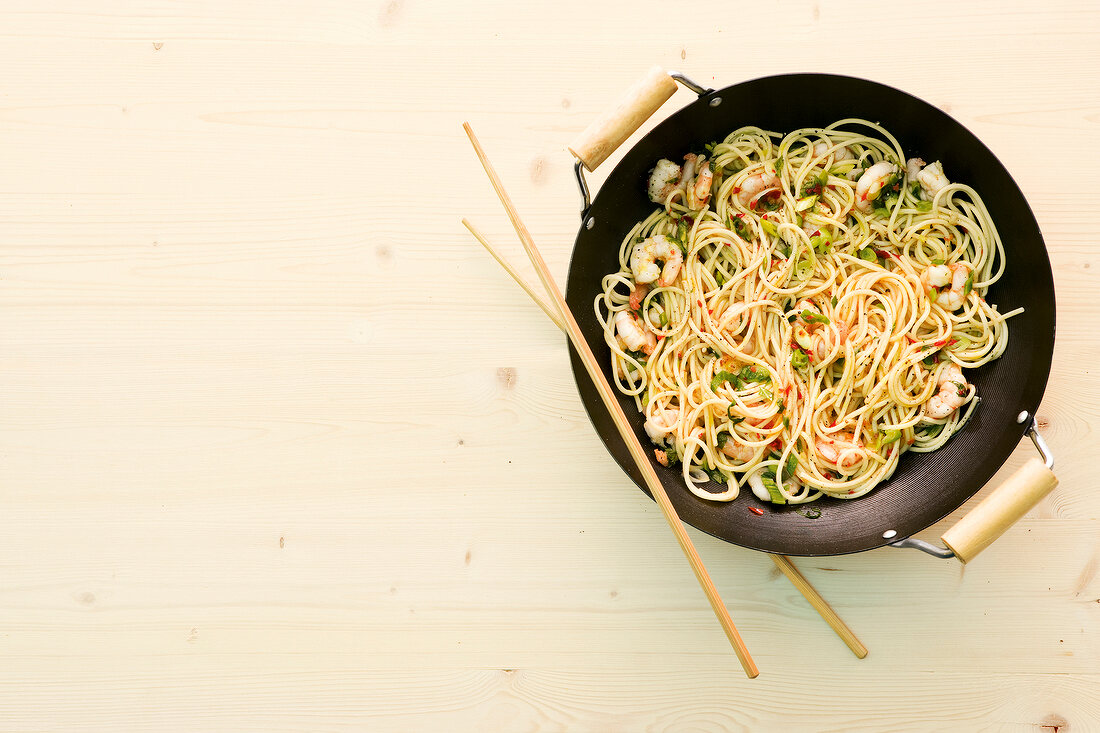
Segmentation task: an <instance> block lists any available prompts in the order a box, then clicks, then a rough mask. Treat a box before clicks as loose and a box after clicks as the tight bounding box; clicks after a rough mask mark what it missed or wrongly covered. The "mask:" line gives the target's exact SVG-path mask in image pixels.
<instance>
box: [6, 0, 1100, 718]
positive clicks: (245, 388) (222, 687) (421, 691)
mask: <svg viewBox="0 0 1100 733" xmlns="http://www.w3.org/2000/svg"><path fill="white" fill-rule="evenodd" d="M677 8H679V9H677ZM1098 49H1100V8H1098V7H1097V5H1096V4H1095V3H1093V2H1084V1H1082V2H1064V3H1053V2H1052V3H1032V2H998V3H992V2H991V3H981V4H968V3H960V2H928V3H900V4H898V3H881V2H875V3H848V2H839V0H836V1H834V0H820V2H814V1H812V0H811V1H809V2H783V3H778V4H773V3H764V2H760V3H751V4H739V5H738V6H735V5H732V4H727V3H709V4H708V3H702V4H700V3H695V4H692V5H690V6H687V5H685V6H683V7H681V6H678V5H675V4H673V3H637V2H631V3H627V2H618V3H592V2H572V1H567V2H555V3H545V4H542V3H535V4H531V3H514V2H513V3H475V2H462V3H427V2H417V1H416V0H383V2H346V1H342V0H310V2H304V1H299V0H286V1H285V2H275V3H273V2H260V1H259V0H240V1H232V0H223V1H221V2H194V3H188V2H174V1H172V0H133V1H132V2H122V1H120V0H104V2H99V3H94V4H92V3H80V2H75V1H72V0H58V1H56V2H32V1H31V0H8V1H7V2H4V3H2V4H0V68H3V69H4V73H3V75H2V77H0V78H2V82H0V141H2V145H0V151H2V152H0V497H2V498H0V522H2V525H0V729H2V730H4V731H9V730H11V731H15V730H19V731H22V730H57V731H83V730H102V731H120V730H131V729H133V730H249V731H299V730H302V731H304V730H310V731H313V730H320V731H353V730H354V731H359V730H364V731H402V732H403V731H662V732H666V731H668V732H671V731H706V732H714V733H717V732H719V731H867V732H869V733H871V732H878V731H1012V732H1014V733H1015V732H1018V733H1025V732H1027V733H1054V732H1056V731H1062V732H1063V733H1068V732H1069V731H1073V732H1074V733H1078V732H1079V731H1096V730H1100V722H1098V721H1100V633H1098V632H1100V601H1098V599H1100V579H1098V577H1097V572H1098V568H1100V549H1098V537H1100V521H1098V520H1100V499H1098V496H1100V493H1098V487H1100V482H1098V480H1097V476H1096V474H1097V471H1096V468H1097V465H1098V460H1097V459H1098V458H1100V451H1098V450H1097V438H1098V431H1100V406H1098V404H1100V400H1098V398H1100V389H1098V380H1097V377H1096V374H1097V364H1098V363H1100V327H1098V323H1100V304H1098V299H1100V295H1098V287H1097V286H1098V281H1097V273H1098V272H1100V249H1098V246H1097V228H1098V226H1100V177H1098V175H1097V171H1100V144H1098V142H1097V141H1098V140H1100V135H1098V133H1100V51H1098ZM653 64H659V65H662V66H664V67H666V68H672V69H677V70H680V71H682V72H684V73H686V74H687V75H689V76H691V77H693V78H695V79H696V80H698V81H699V82H701V83H703V84H705V85H708V86H715V87H720V86H726V85H728V84H733V83H735V82H737V81H739V80H742V79H748V78H752V77H757V76H761V75H766V74H771V73H780V72H793V71H808V70H816V71H829V72H837V73H847V74H854V75H860V76H868V77H872V78H875V79H877V80H879V81H882V82H885V83H888V84H892V85H895V86H899V87H901V88H904V89H906V90H907V91H909V92H912V93H914V94H916V95H918V96H920V97H922V98H924V99H927V100H928V101H930V102H931V103H933V104H936V105H939V106H940V107H942V108H943V109H945V110H947V111H949V112H950V114H952V115H953V116H955V117H956V118H957V119H959V120H960V121H961V122H962V123H963V124H965V125H966V126H967V127H969V128H970V129H971V130H973V131H974V132H975V133H976V134H977V135H978V136H979V137H980V138H981V139H982V140H983V141H984V142H985V143H986V144H987V145H989V146H990V147H991V148H992V149H993V151H994V152H995V153H996V154H997V155H998V156H999V157H1000V159H1001V160H1002V161H1003V162H1004V164H1005V165H1006V166H1007V168H1008V169H1009V170H1010V171H1011V173H1012V174H1013V176H1014V177H1015V178H1016V180H1017V181H1018V183H1019V184H1020V186H1021V188H1022V189H1023V190H1024V191H1025V193H1026V194H1027V196H1028V199H1029V201H1030V203H1031V205H1032V207H1033V208H1034V210H1035V214H1036V216H1037V217H1038V220H1039V223H1040V226H1041V227H1042V230H1043V233H1044V235H1045V237H1046V241H1047V246H1048V248H1049V251H1050V256H1051V260H1052V262H1053V266H1054V272H1055V280H1056V284H1057V297H1058V340H1057V346H1056V349H1055V354H1054V366H1053V370H1052V373H1051V379H1050V383H1049V386H1048V388H1047V393H1046V398H1045V400H1044V401H1043V405H1042V408H1041V410H1040V412H1039V422H1040V424H1041V426H1042V429H1043V432H1044V435H1045V436H1046V437H1047V439H1048V441H1049V443H1050V445H1051V446H1052V448H1053V450H1054V452H1055V455H1056V457H1057V464H1056V472H1057V474H1058V476H1059V478H1060V479H1061V482H1062V483H1061V486H1060V487H1059V488H1058V489H1057V490H1056V491H1055V493H1054V494H1052V495H1051V496H1050V497H1048V498H1047V499H1046V500H1044V501H1043V502H1042V504H1041V505H1040V506H1039V507H1037V508H1036V509H1035V510H1034V511H1033V512H1031V514H1029V515H1028V517H1027V518H1026V519H1025V520H1023V521H1022V522H1020V524H1019V525H1018V526H1016V527H1014V528H1013V529H1012V530H1010V531H1009V532H1008V534H1006V535H1005V536H1004V537H1003V538H1002V539H1001V540H999V541H998V542H997V543H995V544H994V545H993V546H992V547H991V548H990V549H988V550H987V551H986V552H985V553H984V554H983V555H982V556H981V557H980V558H979V559H977V560H976V561H975V562H974V563H972V564H971V565H969V566H966V567H965V569H964V568H963V567H962V566H960V565H959V564H958V563H956V562H953V561H952V562H948V561H937V560H934V559H932V558H930V557H927V556H925V555H923V554H920V553H917V552H912V551H901V550H894V549H884V550H879V551H874V552H868V553H863V554H859V555H854V556H845V557H837V558H818V559H804V560H800V561H798V565H799V567H800V568H801V569H802V570H803V572H804V573H805V574H806V576H807V577H808V578H809V579H810V580H811V581H812V582H813V583H814V584H815V585H816V586H817V587H818V588H819V590H821V592H822V593H823V594H824V595H825V597H826V598H827V599H828V600H829V601H830V602H831V603H832V604H833V605H834V606H835V607H836V608H837V610H838V611H839V612H840V613H841V615H842V616H843V617H844V618H845V620H846V621H848V623H849V624H851V626H852V627H853V628H854V629H855V631H856V633H857V634H859V636H860V638H861V639H862V640H863V641H864V642H865V643H866V644H867V646H868V647H869V648H870V656H869V657H868V658H867V659H865V660H857V659H856V658H855V657H854V656H853V655H852V654H851V653H849V652H848V650H847V649H846V648H845V647H844V646H843V645H842V644H841V642H840V641H839V640H838V639H837V638H836V637H835V636H834V635H833V634H832V633H831V632H830V631H829V629H828V628H827V627H826V626H825V624H824V623H823V622H822V621H821V620H820V618H818V617H817V615H816V614H815V613H814V612H813V611H812V610H811V609H810V607H809V606H808V605H807V604H806V602H805V601H804V600H803V599H802V598H801V596H799V595H798V594H797V593H796V592H795V590H794V589H793V588H792V586H791V585H790V584H789V583H788V582H787V581H786V580H785V579H783V578H782V577H780V576H779V575H778V573H777V571H776V570H775V568H774V567H773V565H772V563H771V562H770V561H769V560H768V558H767V557H765V556H764V555H761V554H757V553H753V552H749V551H746V550H743V549H740V548H737V547H734V546H732V545H727V544H725V543H722V542H720V541H717V540H715V539H713V538H711V537H709V536H706V535H703V534H702V533H700V532H696V531H695V530H691V535H692V537H693V539H694V541H695V542H696V544H697V547H698V549H699V551H700V553H701V555H702V556H703V559H704V560H705V561H706V563H707V567H708V568H709V569H710V571H711V574H712V576H713V578H714V580H715V582H716V583H717V584H718V586H719V588H720V590H721V592H722V594H723V597H724V598H725V600H726V602H727V603H728V604H729V607H730V610H731V612H732V614H733V617H734V619H735V621H736V622H737V623H738V626H739V628H740V630H741V632H742V633H743V635H744V637H745V640H746V643H747V644H748V646H749V649H750V650H751V652H752V653H753V656H754V658H755V659H756V661H757V663H758V664H759V666H760V669H761V675H760V677H759V678H758V679H756V680H748V679H746V678H745V677H744V675H743V674H742V672H741V670H740V667H739V665H738V664H737V660H736V659H735V657H734V655H733V654H732V652H731V650H730V648H729V645H728V644H727V643H726V641H725V639H724V637H723V636H722V632H721V629H720V628H719V626H718V624H717V623H716V621H715V619H714V617H713V616H712V614H711V613H710V610H709V609H708V607H707V605H706V600H705V599H704V597H703V595H702V593H701V592H700V591H699V588H698V586H697V585H696V583H695V580H694V578H693V577H692V575H691V573H690V571H689V569H688V567H687V564H686V562H685V561H684V558H683V557H682V555H681V554H680V551H679V549H678V548H677V547H676V545H675V542H674V540H673V539H672V536H671V534H670V533H669V531H668V529H667V527H666V526H665V525H664V522H663V521H662V520H661V518H660V516H659V513H658V511H657V509H656V507H655V506H654V505H653V504H652V502H650V501H649V500H648V499H647V498H645V497H644V496H643V495H642V493H641V492H640V491H638V490H637V489H636V488H635V487H634V486H633V485H632V484H631V483H630V482H629V480H628V479H627V478H626V477H625V476H624V475H623V473H622V472H621V471H620V470H619V468H618V467H617V466H616V465H615V464H614V463H613V462H612V460H611V459H610V458H609V457H608V455H607V453H606V452H605V450H604V448H603V446H602V444H601V443H600V441H599V439H598V438H597V436H596V434H595V432H594V431H593V429H592V427H591V426H590V424H589V422H588V420H587V418H586V416H585V413H584V411H583V409H582V407H581V404H580V401H579V399H578V396H577V393H576V389H575V387H574V384H573V378H572V375H571V372H570V368H569V364H568V359H567V354H566V348H565V343H564V339H563V337H562V336H561V334H560V333H559V332H558V331H557V329H556V328H554V327H553V326H552V325H551V324H550V323H549V322H547V320H546V319H545V317H544V316H543V314H542V313H540V312H539V311H538V310H537V309H536V308H534V307H533V306H532V305H531V304H530V303H529V302H528V300H527V298H526V296H524V295H523V293H522V292H521V291H520V290H519V289H518V288H517V287H516V286H515V285H513V284H512V282H510V281H509V280H508V278H507V276H506V275H505V274H504V273H503V272H502V271H501V270H500V269H499V268H498V266H497V265H496V264H495V263H494V262H493V261H492V260H491V259H489V257H488V256H487V255H486V254H485V253H484V252H483V251H482V250H481V248H480V247H479V246H478V245H477V243H476V242H475V241H474V240H473V239H472V238H471V237H470V236H469V234H468V233H467V232H466V231H465V230H464V229H463V228H462V227H461V226H460V224H459V219H460V217H462V216H468V217H470V219H471V220H472V221H473V222H474V223H476V224H477V225H479V226H480V227H481V228H482V229H483V230H484V231H485V233H486V234H487V236H489V237H490V238H491V239H492V240H493V241H494V242H496V243H497V244H499V245H500V246H501V247H502V248H503V249H504V250H505V251H506V252H507V253H508V254H509V255H510V256H511V257H512V258H513V260H514V261H515V262H516V263H517V264H518V265H520V269H521V270H522V271H523V272H524V273H526V274H527V275H528V276H529V277H531V278H532V279H534V278H533V274H532V271H531V269H530V267H529V266H528V265H527V264H526V262H525V261H524V260H523V258H522V250H521V249H520V246H519V244H518V242H517V241H516V239H515V237H514V235H513V234H512V232H511V230H510V227H509V225H508V222H507V219H506V218H505V217H504V214H503V212H502V210H501V209H500V206H499V204H498V203H497V201H496V199H495V197H494V196H493V194H492V191H491V189H490V188H489V185H488V183H487V181H486V180H485V177H484V175H483V174H482V172H481V170H480V167H479V166H478V163H477V161H476V159H475V157H474V155H473V153H472V151H471V150H470V147H469V144H468V143H467V141H466V138H465V136H464V135H463V133H462V130H461V128H460V124H461V122H462V121H463V120H469V121H470V122H471V124H472V125H473V127H474V129H475V130H476V132H477V133H478V135H479V137H480V138H481V140H482V142H483V144H484V145H485V147H486V149H487V150H488V152H489V154H490V156H491V157H492V159H493V162H494V163H495V164H496V167H497V169H498V170H499V171H500V172H501V175H502V177H503V178H504V181H505V183H506V185H507V186H508V187H509V190H510V192H511V194H512V197H513V199H514V200H515V202H516V204H517V206H518V207H519V209H520V211H521V213H522V214H523V216H524V218H525V220H526V222H527V224H528V226H529V227H530V229H531V231H532V233H533V235H534V237H535V239H536V241H537V242H538V243H539V244H540V246H541V247H542V250H543V253H544V255H545V256H546V258H547V260H548V262H549V263H550V265H551V268H552V269H553V270H554V272H555V273H556V274H557V276H558V277H559V280H560V281H561V282H562V283H564V275H565V268H566V262H567V260H568V257H569V253H570V249H571V247H572V242H573V238H574V236H575V233H576V228H577V226H578V222H579V220H578V197H577V192H576V188H575V186H574V182H573V175H572V169H571V164H572V160H571V158H570V157H569V156H568V154H567V153H566V152H565V150H564V148H565V145H566V144H567V143H568V142H569V140H570V139H571V138H572V137H573V136H574V135H575V134H576V133H577V132H579V131H580V130H581V129H582V128H583V127H584V126H585V125H586V124H587V123H588V122H589V121H590V120H592V119H593V118H594V117H595V116H596V115H598V114H599V113H600V112H602V111H603V110H604V109H605V108H606V107H607V106H608V104H609V103H610V102H611V101H612V100H613V98H614V97H615V96H616V95H618V94H619V93H620V92H621V91H622V90H623V89H625V88H626V87H627V86H628V85H629V84H630V83H631V82H632V81H633V80H634V79H635V78H636V77H638V76H639V75H640V74H642V73H643V72H644V71H645V70H646V69H648V68H649V67H650V66H651V65H653ZM692 98H693V97H692V95H691V94H690V93H689V92H687V91H684V90H681V91H679V92H677V94H676V95H675V96H674V97H673V99H672V100H671V101H670V102H669V103H668V104H667V105H666V106H665V108H664V109H663V110H662V111H661V112H660V113H659V115H658V117H659V118H662V117H664V116H667V114H669V113H671V112H672V111H674V110H675V109H678V108H679V107H681V106H683V105H685V104H687V103H688V102H689V101H691V99H692ZM651 124H652V123H651ZM647 127H648V125H647ZM635 139H636V138H635ZM628 144H629V143H628ZM620 155H621V153H620V154H617V155H615V156H613V157H612V159H611V160H610V161H609V164H607V165H605V166H604V168H601V170H600V172H598V173H597V174H596V175H594V176H592V177H591V179H590V180H591V182H592V184H593V185H594V186H595V187H598V185H599V182H600V180H601V178H602V175H603V174H604V173H606V171H607V170H609V169H610V167H611V166H612V165H613V164H614V163H615V162H616V161H617V160H618V159H619V157H620ZM1031 455H1033V449H1032V448H1031V446H1030V445H1029V444H1024V445H1021V446H1020V447H1019V449H1018V450H1017V451H1016V453H1015V454H1014V456H1013V458H1012V460H1011V461H1010V462H1009V463H1008V464H1007V465H1006V466H1005V467H1004V469H1002V471H1001V472H1000V473H999V474H998V476H997V479H995V480H998V481H999V480H1000V479H1003V478H1004V477H1006V476H1007V475H1009V473H1011V471H1012V470H1014V469H1015V468H1017V467H1018V466H1019V465H1021V463H1022V462H1023V461H1024V459H1025V458H1027V457H1029V456H1031ZM979 496H981V494H979ZM971 505H972V504H971ZM971 505H968V507H969V506H971ZM965 510H966V509H965V508H964V509H962V510H960V511H959V512H956V513H955V514H954V515H953V516H952V517H950V518H948V519H946V520H945V521H944V522H942V523H941V524H939V525H936V526H935V527H933V528H931V529H929V530H928V531H927V532H925V533H922V535H920V536H921V537H923V538H926V539H932V538H935V537H938V535H939V534H940V532H942V530H943V529H945V528H946V527H948V526H950V525H951V523H952V522H954V521H955V519H957V518H958V517H959V516H961V514H962V512H964V511H965Z"/></svg>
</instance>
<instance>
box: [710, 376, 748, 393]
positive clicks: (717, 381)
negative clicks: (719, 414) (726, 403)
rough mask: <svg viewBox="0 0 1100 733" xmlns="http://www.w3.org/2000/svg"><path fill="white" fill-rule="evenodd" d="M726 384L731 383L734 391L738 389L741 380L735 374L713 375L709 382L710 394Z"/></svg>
mask: <svg viewBox="0 0 1100 733" xmlns="http://www.w3.org/2000/svg"><path fill="white" fill-rule="evenodd" d="M726 382H733V386H734V389H740V388H741V387H740V382H741V380H740V379H739V378H738V376H737V375H736V374H733V373H732V372H726V371H721V372H718V373H717V374H715V375H714V379H712V380H710V389H711V391H712V392H717V391H718V388H719V387H721V386H722V385H723V384H724V383H726Z"/></svg>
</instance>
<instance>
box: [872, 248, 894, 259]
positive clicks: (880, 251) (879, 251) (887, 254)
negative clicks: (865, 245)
mask: <svg viewBox="0 0 1100 733" xmlns="http://www.w3.org/2000/svg"><path fill="white" fill-rule="evenodd" d="M875 254H876V255H878V256H879V257H884V258H885V257H897V255H896V254H894V253H893V252H887V251H886V250H884V249H876V250H875Z"/></svg>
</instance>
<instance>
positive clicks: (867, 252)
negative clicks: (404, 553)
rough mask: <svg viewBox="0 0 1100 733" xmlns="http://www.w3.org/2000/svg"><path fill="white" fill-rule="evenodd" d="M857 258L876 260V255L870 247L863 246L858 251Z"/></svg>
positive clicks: (869, 260)
mask: <svg viewBox="0 0 1100 733" xmlns="http://www.w3.org/2000/svg"><path fill="white" fill-rule="evenodd" d="M859 258H860V259H861V260H867V261H868V262H878V255H876V254H875V251H874V250H873V249H871V248H870V247H864V248H863V249H861V250H860V251H859Z"/></svg>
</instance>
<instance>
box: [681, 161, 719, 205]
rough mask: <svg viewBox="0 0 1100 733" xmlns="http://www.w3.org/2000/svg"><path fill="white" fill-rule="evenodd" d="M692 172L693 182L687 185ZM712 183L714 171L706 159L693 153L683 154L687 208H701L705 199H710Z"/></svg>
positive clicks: (704, 203)
mask: <svg viewBox="0 0 1100 733" xmlns="http://www.w3.org/2000/svg"><path fill="white" fill-rule="evenodd" d="M696 170H697V171H698V172H696ZM692 174H694V176H695V183H694V185H689V184H688V180H689V178H690V176H691V175H692ZM712 183H714V171H712V170H711V169H710V163H709V162H708V161H707V159H706V158H704V157H701V156H697V155H695V154H694V153H688V154H687V155H685V156H684V182H683V186H684V193H685V198H686V200H687V207H688V208H689V209H701V208H703V207H704V206H706V204H707V200H708V199H710V187H711V184H712Z"/></svg>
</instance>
